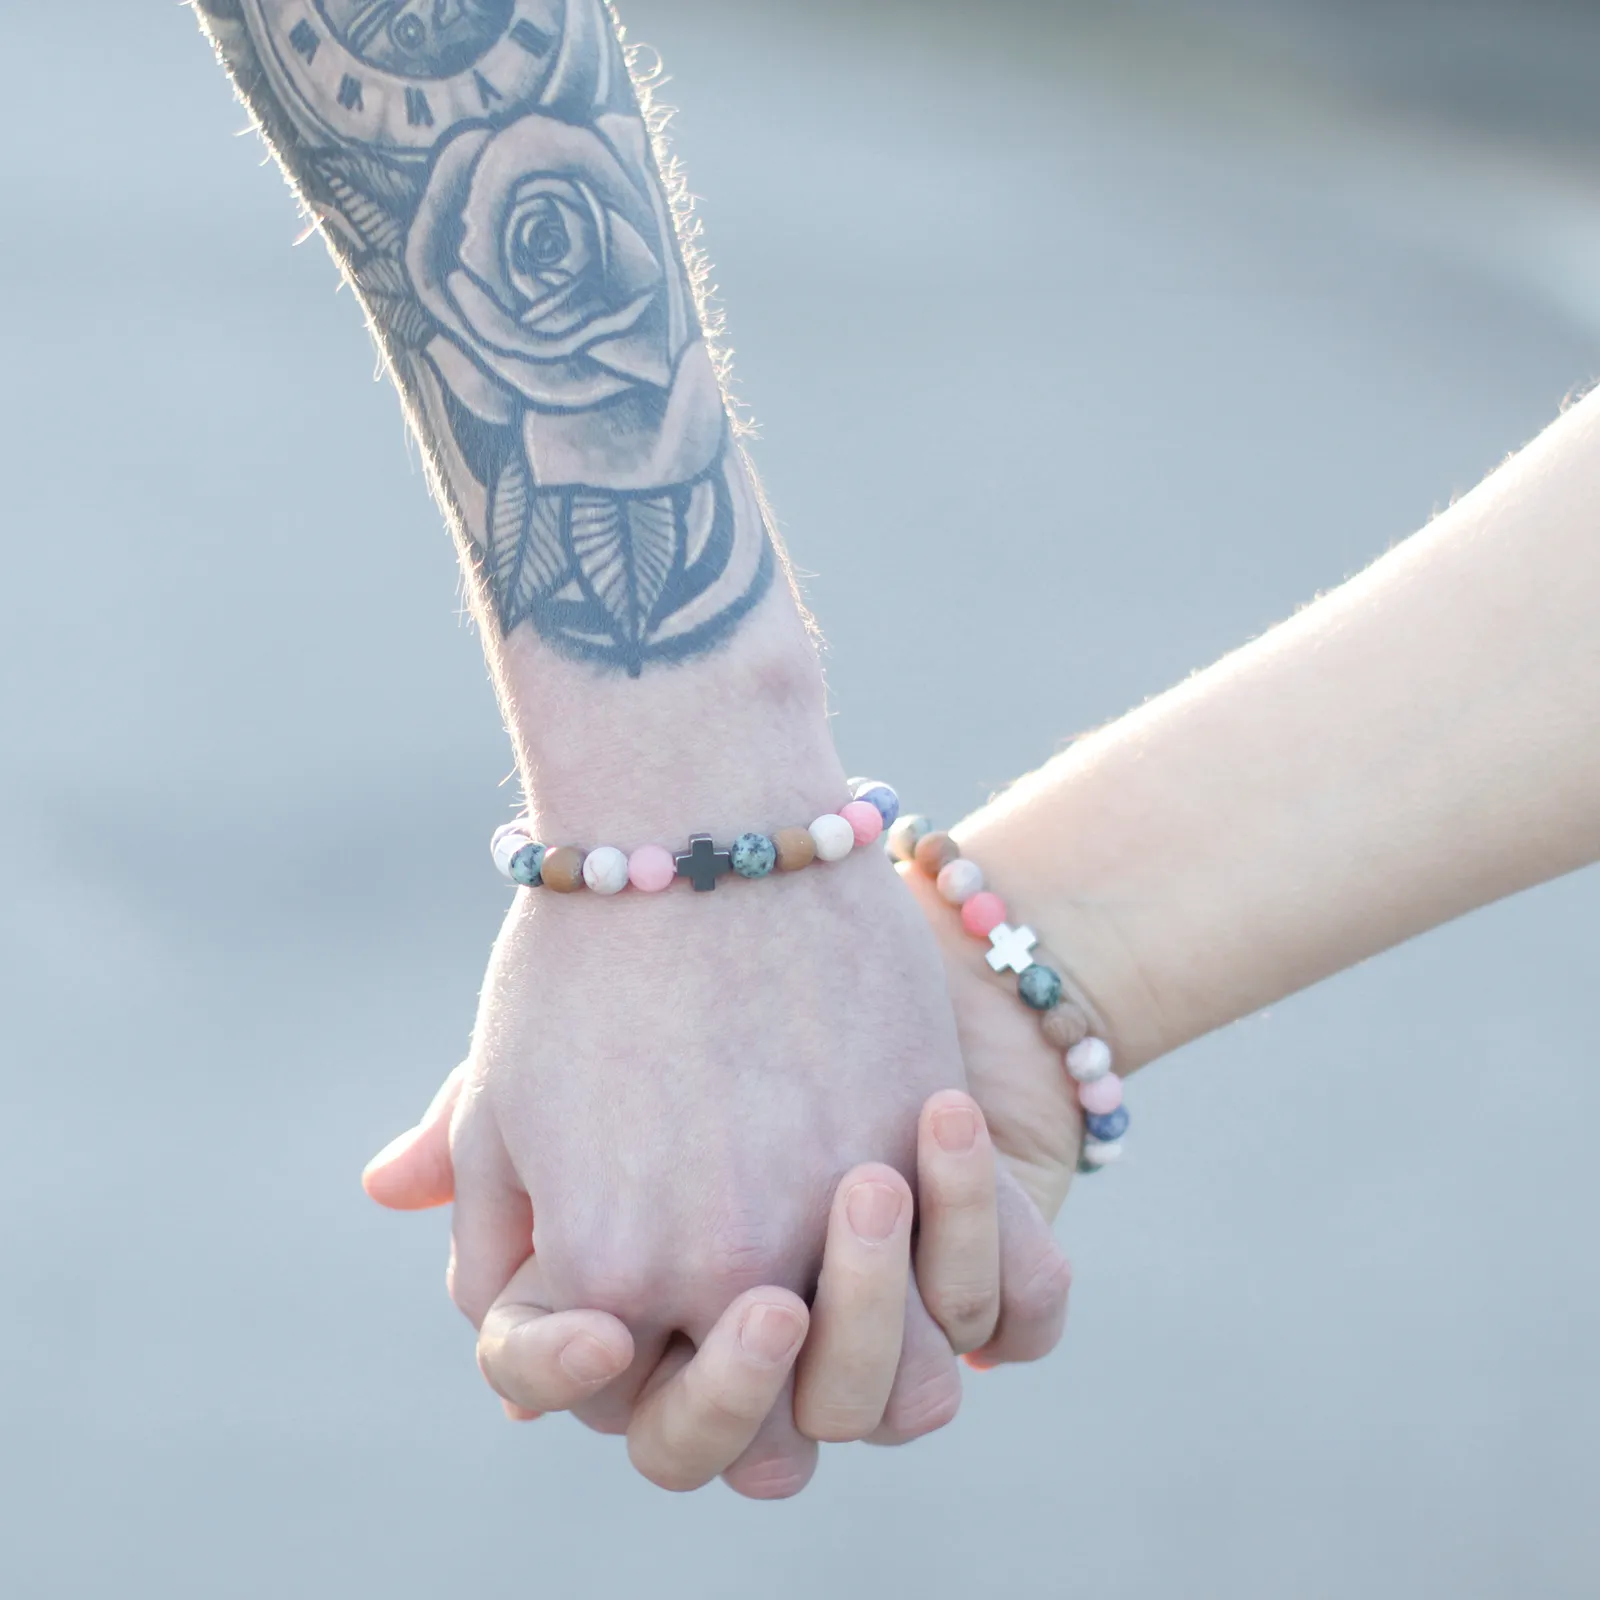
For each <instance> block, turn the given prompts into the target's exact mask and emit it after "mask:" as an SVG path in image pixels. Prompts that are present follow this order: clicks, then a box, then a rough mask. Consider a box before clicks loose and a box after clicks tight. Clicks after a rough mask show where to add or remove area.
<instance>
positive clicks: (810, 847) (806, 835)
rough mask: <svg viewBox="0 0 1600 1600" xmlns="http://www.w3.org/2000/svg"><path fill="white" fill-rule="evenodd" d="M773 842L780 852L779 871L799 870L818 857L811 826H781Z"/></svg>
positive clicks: (774, 835) (773, 837)
mask: <svg viewBox="0 0 1600 1600" xmlns="http://www.w3.org/2000/svg"><path fill="white" fill-rule="evenodd" d="M772 843H773V845H774V846H775V847H776V849H777V852H778V871H779V872H798V871H799V870H800V869H801V868H802V867H809V866H810V865H811V863H812V862H813V861H815V860H816V859H817V845H816V841H815V840H814V839H813V838H812V837H811V830H810V829H809V828H779V829H778V831H777V832H776V833H775V834H773V836H772Z"/></svg>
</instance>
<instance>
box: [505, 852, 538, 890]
mask: <svg viewBox="0 0 1600 1600" xmlns="http://www.w3.org/2000/svg"><path fill="white" fill-rule="evenodd" d="M543 869H544V846H543V845H542V844H525V845H523V847H522V848H521V849H520V850H519V851H517V853H516V854H515V855H514V856H512V858H511V866H510V869H509V870H510V873H511V881H512V882H513V883H520V884H522V885H524V886H525V887H526V888H529V889H535V888H537V887H538V886H539V884H540V883H542V882H543V881H544V880H543V879H542V878H541V877H540V873H541V872H542V871H543Z"/></svg>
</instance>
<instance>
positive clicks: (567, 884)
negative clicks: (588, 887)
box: [539, 844, 583, 894]
mask: <svg viewBox="0 0 1600 1600" xmlns="http://www.w3.org/2000/svg"><path fill="white" fill-rule="evenodd" d="M539 875H540V877H541V878H543V879H544V886H545V888H547V889H554V890H555V892H556V893H557V894H575V893H576V892H577V891H578V890H579V889H581V888H582V887H583V851H581V850H579V849H576V848H575V847H574V846H572V845H570V844H564V845H561V846H559V847H558V848H557V849H554V850H550V851H547V852H546V854H545V858H544V866H543V867H542V868H541V869H540V873H539Z"/></svg>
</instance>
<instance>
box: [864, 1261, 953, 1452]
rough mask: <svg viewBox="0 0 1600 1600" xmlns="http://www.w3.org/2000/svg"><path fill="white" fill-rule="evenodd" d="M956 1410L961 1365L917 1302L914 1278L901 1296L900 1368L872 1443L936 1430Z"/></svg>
mask: <svg viewBox="0 0 1600 1600" xmlns="http://www.w3.org/2000/svg"><path fill="white" fill-rule="evenodd" d="M960 1409H961V1369H960V1368H959V1367H958V1366H957V1365H956V1358H955V1353H954V1352H953V1351H952V1350H951V1348H950V1342H949V1340H947V1339H946V1338H945V1336H944V1333H943V1332H942V1330H941V1329H940V1327H939V1324H938V1323H936V1322H935V1321H934V1320H933V1318H932V1317H931V1316H929V1314H928V1308H927V1307H926V1306H924V1305H923V1303H922V1296H921V1295H920V1294H918V1292H917V1286H916V1282H915V1280H913V1282H912V1284H911V1287H910V1291H909V1292H908V1294H907V1295H906V1326H905V1335H904V1342H903V1345H902V1349H901V1353H900V1369H899V1371H898V1372H896V1373H895V1376H894V1387H893V1388H892V1389H891V1390H890V1391H889V1402H888V1404H887V1405H886V1406H885V1407H884V1408H883V1421H882V1423H881V1424H880V1425H879V1426H878V1427H877V1428H876V1429H875V1430H874V1431H873V1432H872V1433H871V1434H870V1435H869V1436H868V1438H869V1441H870V1442H871V1443H872V1444H905V1443H907V1442H908V1441H910V1440H912V1439H920V1438H921V1437H922V1436H923V1435H924V1434H926V1433H933V1432H936V1431H937V1430H938V1429H940V1428H942V1427H944V1426H945V1424H946V1423H949V1422H953V1421H954V1420H955V1415H956V1413H957V1412H958V1411H959V1410H960Z"/></svg>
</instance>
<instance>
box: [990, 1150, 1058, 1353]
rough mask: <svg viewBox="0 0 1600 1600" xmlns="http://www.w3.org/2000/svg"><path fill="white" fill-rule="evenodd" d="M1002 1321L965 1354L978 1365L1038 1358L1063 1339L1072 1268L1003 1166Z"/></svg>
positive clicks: (999, 1196) (1000, 1190) (999, 1191)
mask: <svg viewBox="0 0 1600 1600" xmlns="http://www.w3.org/2000/svg"><path fill="white" fill-rule="evenodd" d="M996 1198H997V1199H998V1201H999V1204H1000V1321H999V1324H998V1325H997V1327H996V1328H995V1334H994V1337H993V1338H992V1339H991V1340H990V1341H989V1343H988V1344H986V1345H984V1346H983V1347H982V1348H981V1349H980V1350H977V1351H975V1352H974V1353H973V1354H972V1355H971V1356H969V1357H968V1358H967V1361H968V1365H969V1366H972V1367H975V1368H977V1369H979V1370H980V1371H981V1370H983V1369H984V1368H986V1367H995V1366H999V1365H1000V1364H1001V1363H1002V1362H1007V1361H1037V1360H1038V1359H1039V1358H1040V1357H1041V1356H1047V1355H1049V1353H1050V1352H1051V1351H1052V1350H1054V1349H1055V1347H1056V1345H1057V1344H1059V1343H1060V1341H1061V1333H1062V1329H1063V1328H1064V1327H1065V1326H1066V1320H1067V1295H1068V1291H1069V1290H1070V1289H1071V1287H1072V1268H1071V1267H1070V1266H1069V1265H1068V1263H1067V1258H1066V1257H1065V1256H1064V1255H1062V1253H1061V1251H1060V1249H1059V1248H1058V1246H1057V1245H1056V1241H1055V1238H1054V1236H1053V1235H1052V1234H1051V1232H1050V1225H1049V1223H1047V1222H1046V1221H1045V1220H1044V1218H1043V1217H1042V1216H1041V1215H1040V1214H1039V1208H1038V1207H1037V1206H1036V1205H1035V1204H1034V1203H1033V1201H1032V1200H1030V1199H1029V1198H1028V1196H1027V1195H1026V1194H1025V1193H1024V1192H1023V1190H1022V1187H1021V1185H1020V1184H1018V1183H1017V1181H1016V1179H1015V1178H1014V1177H1012V1175H1011V1173H1010V1172H1009V1171H1008V1170H1007V1169H1006V1168H1005V1167H1001V1168H1000V1169H999V1173H998V1184H997V1188H996Z"/></svg>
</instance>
